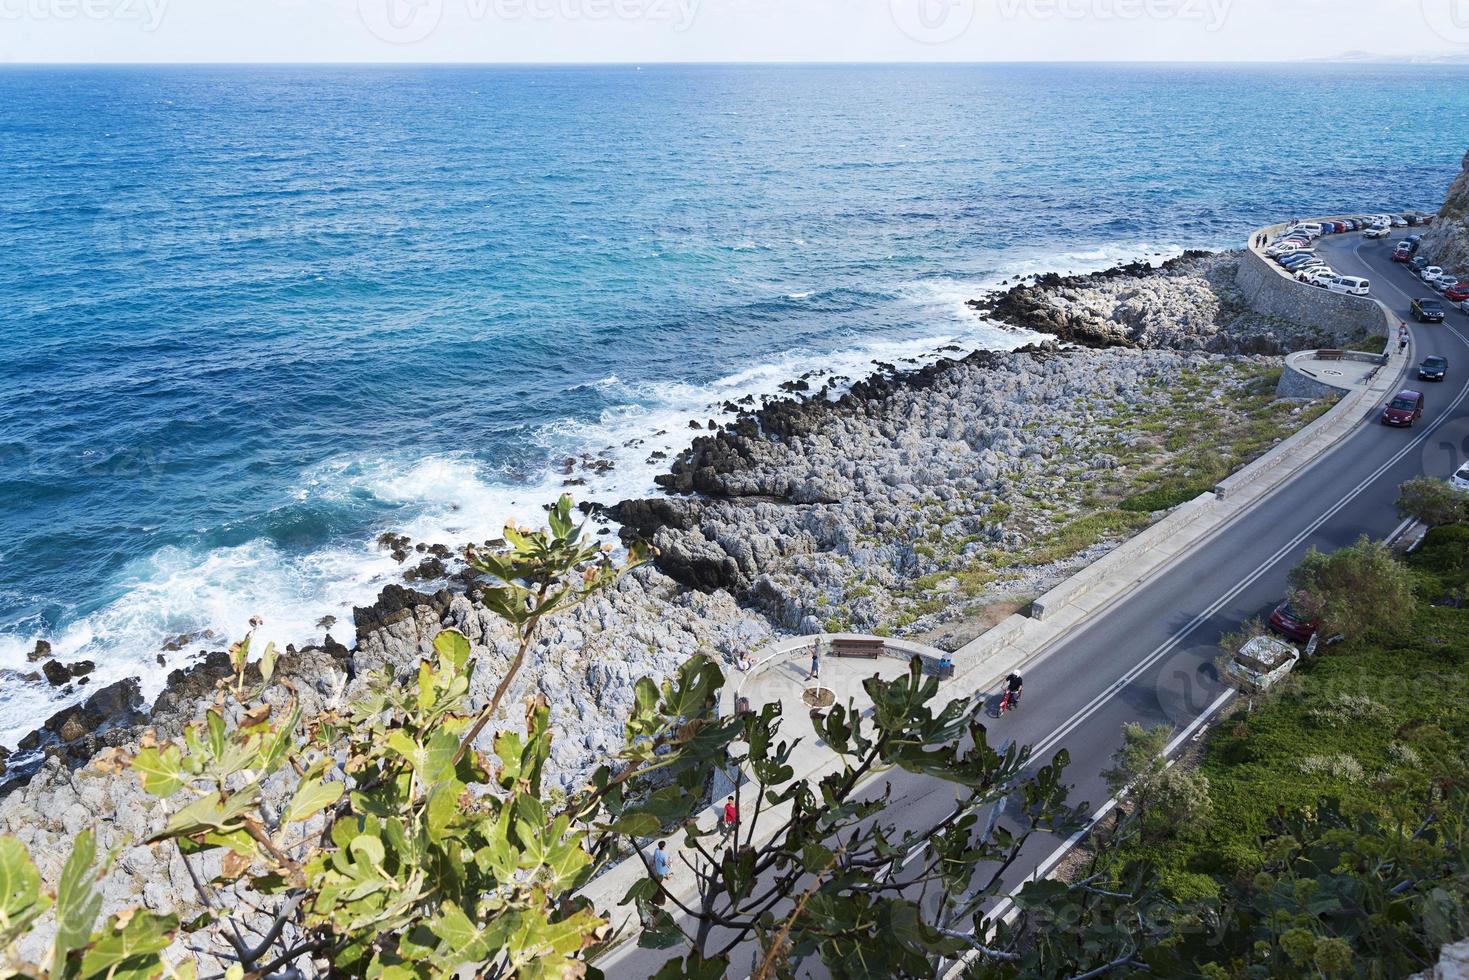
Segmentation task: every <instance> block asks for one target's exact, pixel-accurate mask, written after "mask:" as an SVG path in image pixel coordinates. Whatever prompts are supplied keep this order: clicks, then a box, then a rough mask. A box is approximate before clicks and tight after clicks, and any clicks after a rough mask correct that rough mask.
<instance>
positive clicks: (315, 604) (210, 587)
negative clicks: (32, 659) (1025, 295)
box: [0, 243, 1179, 746]
mask: <svg viewBox="0 0 1469 980" xmlns="http://www.w3.org/2000/svg"><path fill="white" fill-rule="evenodd" d="M744 244H747V245H749V246H751V247H754V243H744ZM1178 251H1179V249H1178V248H1176V247H1171V246H1158V247H1155V246H1152V245H1147V244H1142V245H1138V246H1134V247H1131V248H1127V249H1122V248H1099V249H1096V250H1092V251H1086V252H1075V253H1064V254H1057V253H1055V252H1040V251H1037V253H1036V254H1035V255H1034V256H1031V255H1020V256H1013V257H1012V258H1013V261H1010V262H1007V268H1006V270H1005V271H1004V272H1003V273H1000V274H993V275H977V276H975V277H974V278H973V279H958V278H947V279H945V278H929V279H923V280H919V281H915V282H911V283H908V284H906V285H903V286H901V287H900V288H899V289H898V290H897V294H898V297H899V302H900V303H902V304H903V305H904V306H905V307H907V309H905V310H904V311H903V319H904V320H906V321H907V322H910V323H923V324H927V325H928V326H929V329H928V330H926V331H910V332H907V333H901V334H894V335H892V336H862V335H858V334H855V333H854V334H853V335H852V336H851V337H849V338H847V342H845V343H841V344H838V345H836V347H835V349H802V348H795V349H791V350H788V351H785V352H783V353H781V354H780V355H778V356H775V357H772V358H769V359H766V360H765V361H763V362H761V363H758V364H754V365H751V366H750V367H748V368H744V369H742V370H740V371H736V372H732V373H730V374H728V375H726V376H724V377H720V378H717V379H715V380H714V381H712V382H709V383H707V384H694V383H690V382H687V381H680V380H667V381H658V382H653V383H644V384H637V383H632V382H627V381H624V380H622V379H620V378H619V377H618V376H616V375H608V376H606V377H604V378H601V379H599V380H597V381H595V382H590V383H585V384H583V385H580V386H579V387H582V388H584V389H586V388H590V389H595V390H597V391H598V392H599V393H600V394H601V395H602V396H603V397H604V398H606V399H608V400H611V401H614V402H616V404H615V405H614V406H613V407H609V408H607V409H605V410H604V411H603V412H602V413H601V414H600V416H599V417H597V418H596V419H593V420H590V421H588V420H585V419H573V418H566V419H560V420H557V421H553V422H550V423H547V424H545V425H543V426H541V427H540V428H539V429H538V430H536V431H535V432H534V434H533V436H532V437H531V440H532V443H533V445H535V446H536V447H538V448H539V449H540V450H541V451H542V452H543V453H544V455H545V457H546V459H547V460H548V461H549V462H550V463H551V465H550V466H548V467H547V468H546V469H544V470H542V471H541V472H537V473H531V474H508V473H505V472H503V471H502V470H501V469H499V468H496V467H495V466H493V465H492V464H487V463H485V462H484V461H481V460H476V459H474V458H472V457H471V456H469V455H468V454H465V455H462V456H450V455H442V454H437V455H431V456H426V457H419V458H405V457H398V456H383V457H379V458H350V459H338V460H333V461H330V462H328V463H326V464H323V465H321V466H317V467H315V468H313V469H312V470H310V471H308V472H306V473H305V474H303V477H302V480H301V483H300V485H299V486H298V487H297V489H296V491H295V494H294V496H295V497H296V498H297V500H299V501H304V502H308V503H309V502H312V501H317V502H320V503H321V504H323V505H324V506H329V505H330V504H331V503H332V501H333V500H334V499H341V500H349V499H350V500H360V499H361V498H364V497H366V498H368V499H370V500H374V501H376V502H377V503H378V504H379V505H380V506H381V508H382V509H383V510H384V511H385V512H387V513H389V514H390V515H393V516H390V517H389V518H388V519H387V523H385V524H384V526H383V527H382V528H381V529H382V530H389V529H390V530H394V531H397V532H400V533H404V534H407V535H408V536H409V537H411V538H412V539H413V540H414V541H415V542H429V543H444V544H448V545H450V546H451V547H457V546H459V545H462V544H465V543H468V542H471V541H483V540H485V539H488V538H493V537H498V536H499V534H500V530H501V528H503V526H504V524H505V523H506V522H507V521H514V522H516V523H521V524H539V523H540V522H541V521H542V519H543V512H542V507H543V505H544V504H545V503H547V502H549V501H551V500H553V499H554V498H555V497H556V496H558V495H559V494H560V493H562V492H570V493H572V494H573V495H574V496H575V497H576V499H577V500H579V501H580V500H592V501H596V502H599V503H609V504H610V503H614V502H616V501H618V500H621V499H625V498H628V497H635V496H641V495H644V494H647V493H648V492H649V491H651V490H653V489H654V483H653V478H654V477H655V476H656V475H657V474H659V473H662V472H666V471H667V468H668V461H667V460H668V458H671V457H672V456H674V455H675V454H676V453H678V452H679V451H681V450H682V449H683V448H684V447H685V446H686V445H687V444H688V442H689V440H690V439H691V438H692V437H694V436H696V435H698V434H699V433H698V432H696V431H694V430H693V429H691V428H690V426H689V422H690V420H691V419H693V420H698V421H700V422H705V421H707V420H709V419H714V420H716V421H723V420H727V419H728V418H729V413H727V412H725V411H724V409H723V408H722V407H721V406H722V405H723V404H724V403H725V402H727V401H729V402H739V400H740V399H742V398H745V397H746V396H752V397H753V399H754V401H755V403H756V404H758V402H759V400H760V398H762V397H764V396H778V395H781V394H783V392H782V391H781V388H780V386H781V384H782V383H783V382H786V381H788V380H791V379H793V378H797V377H800V376H802V375H810V379H809V380H810V385H811V388H812V390H815V389H817V388H819V387H820V386H821V385H822V384H823V383H824V382H825V381H827V380H831V379H839V378H845V379H847V380H848V381H851V380H856V379H859V378H862V377H864V376H866V375H868V374H870V373H871V372H872V370H873V369H874V365H875V364H876V363H877V362H884V363H890V364H896V365H898V366H899V367H904V368H909V367H914V366H917V365H920V364H923V363H926V362H929V361H932V360H934V359H936V358H937V357H939V356H942V355H941V353H940V349H941V348H946V347H951V346H958V347H961V348H963V349H964V350H966V351H967V350H972V349H977V348H989V349H1011V348H1014V347H1018V346H1021V345H1023V344H1025V343H1029V342H1032V341H1034V340H1036V339H1038V338H1037V337H1036V336H1035V335H1031V334H1026V333H1024V332H1018V331H1013V330H1010V329H1007V328H1005V327H1002V326H999V325H997V324H994V323H990V322H987V321H985V320H983V319H982V318H980V317H979V316H976V315H975V314H974V312H973V311H972V310H971V309H969V308H968V307H967V306H966V301H967V300H968V299H971V298H973V297H975V296H977V295H978V294H980V293H981V292H983V291H985V290H987V289H991V288H995V287H997V286H999V285H1000V284H1001V282H1002V281H1003V280H1005V279H1012V278H1014V277H1015V276H1017V275H1027V274H1031V273H1033V272H1041V271H1051V270H1057V271H1063V270H1064V271H1090V270H1092V269H1100V268H1105V267H1107V266H1110V265H1114V264H1116V263H1117V262H1119V261H1125V260H1128V259H1132V258H1136V257H1153V256H1155V255H1156V253H1164V255H1165V256H1166V255H1173V254H1177V253H1178ZM809 295H811V293H810V292H805V293H793V294H790V298H793V299H794V298H804V297H806V296H809ZM842 387H844V385H843V384H837V385H836V390H841V389H842ZM706 431H707V430H706ZM654 453H661V454H663V458H655V457H654ZM567 457H571V458H573V459H574V460H575V461H576V464H575V467H574V472H572V473H571V474H569V475H568V474H566V473H563V472H562V471H561V468H562V466H564V463H563V462H561V461H563V460H564V459H565V458H567ZM598 458H600V459H603V460H606V461H608V462H611V463H612V464H613V466H612V469H610V470H607V471H605V472H601V473H598V472H596V471H595V470H594V469H591V468H587V467H585V466H583V465H582V464H583V461H584V460H588V459H590V460H595V459H598ZM568 480H580V481H584V483H583V484H581V485H578V486H566V482H567V481H568ZM374 537H375V535H371V536H367V537H365V538H364V539H363V540H359V541H345V542H336V543H333V544H331V545H328V546H325V547H321V548H317V549H315V550H312V551H309V552H307V553H304V554H293V553H288V552H285V551H282V550H281V549H280V548H279V547H277V546H276V545H274V544H273V543H271V542H270V541H268V540H267V539H265V538H260V539H256V540H254V541H250V542H247V543H245V544H242V545H238V546H234V547H228V548H215V549H212V550H207V551H190V550H185V549H179V548H164V549H161V550H160V551H158V552H156V553H154V554H153V555H151V556H150V557H149V558H148V559H146V560H144V561H140V562H136V563H134V564H133V565H132V566H130V567H129V568H128V569H127V570H126V573H125V574H124V576H123V577H122V579H121V581H119V582H118V583H116V589H115V592H116V596H117V597H116V598H115V599H113V600H112V601H111V602H109V603H107V604H105V605H104V606H102V607H101V608H100V609H97V610H96V611H94V612H91V613H90V614H87V615H85V616H82V617H80V618H77V619H75V620H74V621H72V622H70V623H69V624H67V625H66V626H64V627H63V628H62V629H61V630H60V631H59V632H58V633H57V634H55V635H49V636H47V637H45V638H46V639H48V640H49V641H50V642H51V643H52V645H53V653H54V655H55V656H56V657H57V658H59V659H61V660H63V661H73V660H78V659H89V660H93V661H95V662H96V664H97V670H96V672H95V673H94V674H93V675H92V677H91V679H90V681H89V683H88V684H87V685H85V686H84V687H82V688H80V689H78V690H77V691H75V692H74V693H72V694H70V695H67V694H62V693H60V692H58V691H55V690H53V689H50V688H49V687H47V686H46V685H45V684H44V682H42V683H41V684H17V683H13V682H10V683H6V684H4V685H0V707H3V708H4V709H5V721H4V722H3V725H0V744H4V745H6V746H14V745H15V743H16V741H17V740H18V739H19V738H20V737H21V736H23V735H24V734H25V733H27V732H29V731H30V730H32V729H34V728H35V727H36V726H38V725H39V724H40V723H41V722H42V721H43V720H44V719H45V718H46V717H48V716H49V715H50V714H51V713H53V712H55V711H57V710H59V709H60V708H61V707H63V706H64V705H65V704H67V703H72V702H75V701H79V700H81V699H82V698H84V697H85V696H86V695H87V694H88V693H90V692H91V691H94V690H96V689H97V688H99V687H101V686H103V685H105V684H109V683H112V682H113V681H117V680H121V679H123V678H126V677H134V676H136V677H140V678H141V680H142V684H143V688H144V694H145V696H146V697H148V698H149V699H151V698H153V697H154V696H156V695H157V693H158V692H159V691H160V690H161V689H162V687H163V684H164V681H165V678H166V676H167V673H168V671H169V670H171V669H173V668H175V667H177V666H180V665H183V664H184V663H186V662H187V661H188V659H189V656H190V654H192V653H194V652H196V651H197V650H199V649H201V648H204V647H207V648H209V649H219V648H222V647H223V646H224V645H226V644H227V643H228V642H231V641H233V640H236V639H238V638H239V637H240V636H241V635H242V634H243V632H244V631H245V629H246V628H247V627H248V623H249V621H250V619H251V617H253V616H260V617H262V618H263V619H264V625H263V626H262V627H261V628H260V629H259V631H258V632H257V637H258V642H260V643H261V644H263V643H265V642H266V641H270V640H273V641H275V642H276V644H277V645H278V646H281V647H284V645H285V644H287V643H296V644H302V643H309V642H318V641H320V640H321V638H322V636H323V634H324V633H326V632H332V633H333V634H334V635H335V636H336V638H337V639H338V640H341V641H343V642H346V643H348V644H349V645H350V643H351V642H352V639H353V637H354V631H353V626H352V622H351V611H352V607H353V605H354V604H357V605H361V604H365V603H368V602H371V601H372V600H373V599H374V598H375V597H376V594H377V593H378V591H379V590H380V589H381V588H382V587H383V586H384V585H386V584H388V583H390V582H395V581H401V578H402V573H403V571H404V569H405V566H402V565H399V564H398V563H397V562H395V561H394V560H393V559H392V557H391V556H390V555H389V554H387V553H386V552H385V551H384V550H383V549H382V548H380V547H379V546H378V545H377V544H376V542H375V540H374ZM411 562H412V559H411V558H410V564H411ZM326 616H331V617H334V618H335V619H336V621H337V625H335V626H333V627H331V628H330V630H327V629H323V628H321V627H320V626H318V625H317V624H318V623H319V622H320V621H321V620H322V619H323V617H326ZM205 631H212V635H211V636H210V637H209V638H208V639H207V640H202V639H201V640H196V641H195V642H192V643H190V644H189V645H188V646H187V647H186V648H185V649H184V650H183V651H182V652H175V653H166V654H165V658H166V661H167V666H166V667H165V666H160V665H159V664H158V662H157V657H158V655H159V653H160V652H161V649H162V645H163V644H164V642H165V641H166V640H167V639H168V638H170V637H175V636H179V635H181V634H200V633H203V632H205ZM35 640H36V637H35V636H34V635H32V636H26V635H24V634H23V633H15V632H7V633H4V634H0V669H10V670H16V671H21V672H28V671H31V670H34V669H35V667H36V665H35V664H30V663H28V662H27V654H28V653H29V651H30V650H31V649H32V647H33V646H34V643H35Z"/></svg>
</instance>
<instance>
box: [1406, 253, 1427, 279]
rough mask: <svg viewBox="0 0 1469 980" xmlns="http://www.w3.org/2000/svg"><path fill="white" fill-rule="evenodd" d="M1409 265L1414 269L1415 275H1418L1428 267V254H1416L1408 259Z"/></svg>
mask: <svg viewBox="0 0 1469 980" xmlns="http://www.w3.org/2000/svg"><path fill="white" fill-rule="evenodd" d="M1408 266H1409V267H1410V268H1411V269H1412V270H1413V275H1415V276H1416V275H1418V274H1419V273H1420V272H1422V271H1423V270H1424V269H1426V268H1428V256H1426V255H1415V256H1413V257H1412V258H1411V259H1409V260H1408Z"/></svg>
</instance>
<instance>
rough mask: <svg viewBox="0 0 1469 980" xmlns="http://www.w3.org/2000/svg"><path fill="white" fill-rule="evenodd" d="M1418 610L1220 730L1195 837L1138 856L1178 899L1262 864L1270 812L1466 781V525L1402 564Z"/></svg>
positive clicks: (1366, 804)
mask: <svg viewBox="0 0 1469 980" xmlns="http://www.w3.org/2000/svg"><path fill="white" fill-rule="evenodd" d="M1408 563H1409V566H1410V567H1411V568H1412V570H1413V571H1414V573H1415V578H1416V579H1417V581H1418V593H1419V600H1420V601H1419V605H1418V607H1417V611H1416V612H1415V613H1413V614H1412V615H1410V616H1405V617H1404V618H1403V620H1402V621H1400V622H1394V623H1385V624H1383V625H1382V626H1381V627H1379V628H1378V630H1377V631H1376V632H1375V633H1374V634H1373V635H1370V636H1364V637H1362V638H1360V639H1359V640H1357V641H1356V642H1354V643H1348V644H1343V645H1341V646H1336V647H1329V648H1327V649H1326V652H1325V653H1324V654H1323V655H1321V656H1319V657H1318V658H1317V659H1316V660H1314V661H1312V662H1308V663H1304V664H1302V665H1301V666H1300V667H1299V668H1298V669H1297V671H1296V672H1295V673H1294V674H1293V675H1292V676H1291V677H1290V678H1288V679H1287V683H1286V684H1285V685H1284V689H1283V690H1281V691H1280V692H1279V693H1278V694H1274V695H1272V696H1270V697H1269V698H1267V699H1266V700H1265V701H1264V702H1263V703H1262V704H1260V705H1257V706H1256V707H1255V708H1254V710H1252V711H1250V712H1248V713H1244V714H1236V715H1235V716H1234V717H1233V718H1231V719H1228V720H1226V721H1224V722H1223V723H1221V725H1220V727H1219V730H1218V731H1216V732H1215V734H1214V735H1213V736H1212V737H1211V739H1210V741H1209V743H1208V745H1207V747H1206V748H1205V750H1204V752H1203V755H1202V758H1201V759H1200V761H1199V769H1200V771H1201V772H1202V773H1203V774H1204V775H1205V776H1206V777H1207V778H1208V780H1209V796H1210V800H1211V807H1210V813H1209V816H1208V818H1207V820H1205V821H1202V822H1201V828H1202V829H1201V830H1199V831H1198V832H1196V833H1194V834H1192V835H1188V836H1185V837H1181V838H1180V839H1176V840H1169V841H1166V842H1164V843H1162V844H1159V845H1156V846H1153V847H1150V848H1142V847H1138V848H1136V849H1135V856H1137V857H1145V858H1147V859H1149V860H1151V861H1152V862H1154V863H1155V864H1156V865H1157V866H1158V867H1159V868H1160V869H1161V871H1162V874H1163V878H1164V880H1165V882H1166V883H1167V884H1168V886H1169V888H1170V889H1171V890H1172V891H1173V892H1174V893H1175V894H1176V895H1178V896H1179V897H1181V898H1191V897H1199V896H1200V895H1202V894H1210V893H1212V890H1213V889H1215V888H1217V881H1218V880H1223V879H1230V878H1233V877H1234V876H1236V875H1238V874H1242V873H1246V872H1248V871H1249V870H1250V869H1252V868H1255V867H1258V866H1259V864H1260V862H1261V861H1262V859H1263V855H1262V853H1261V848H1260V840H1261V838H1262V837H1263V836H1264V835H1266V834H1267V832H1268V830H1269V826H1270V822H1271V820H1272V819H1273V818H1274V817H1275V815H1276V814H1277V813H1278V812H1282V811H1290V810H1294V809H1299V808H1311V807H1313V806H1315V804H1316V802H1317V800H1318V799H1320V798H1322V797H1325V796H1330V797H1336V798H1338V799H1341V800H1342V802H1343V803H1344V804H1345V805H1346V806H1348V807H1350V808H1355V809H1370V808H1377V807H1379V806H1381V805H1383V804H1384V803H1386V802H1388V801H1392V800H1401V799H1404V798H1406V797H1407V796H1409V795H1411V794H1421V793H1425V792H1427V791H1428V790H1429V787H1430V786H1431V785H1433V784H1435V783H1436V782H1440V781H1442V780H1445V779H1448V780H1461V779H1463V778H1464V775H1465V773H1466V772H1469V751H1466V746H1469V608H1465V607H1462V606H1459V605H1455V604H1454V603H1453V602H1452V601H1449V602H1448V603H1445V601H1444V600H1445V597H1452V596H1454V595H1455V594H1458V595H1460V596H1462V595H1463V592H1464V590H1465V588H1466V586H1469V525H1459V526H1456V527H1451V528H1444V529H1438V530H1435V531H1434V532H1432V533H1431V534H1430V535H1429V537H1428V540H1427V541H1425V543H1424V545H1423V546H1422V547H1421V548H1420V549H1419V551H1418V552H1417V553H1416V554H1415V555H1413V556H1411V557H1410V558H1409V559H1408Z"/></svg>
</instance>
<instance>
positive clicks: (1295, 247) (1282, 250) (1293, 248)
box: [1265, 242, 1306, 259]
mask: <svg viewBox="0 0 1469 980" xmlns="http://www.w3.org/2000/svg"><path fill="white" fill-rule="evenodd" d="M1305 247H1306V245H1305V244H1304V243H1303V242H1280V243H1279V244H1277V245H1271V246H1270V247H1269V248H1267V249H1266V250H1265V254H1266V255H1268V256H1270V257H1271V258H1272V259H1273V258H1275V257H1276V256H1277V255H1285V254H1286V253H1288V252H1298V251H1300V250H1301V249H1303V248H1305Z"/></svg>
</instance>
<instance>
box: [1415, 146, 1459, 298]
mask: <svg viewBox="0 0 1469 980" xmlns="http://www.w3.org/2000/svg"><path fill="white" fill-rule="evenodd" d="M1420 252H1421V254H1423V255H1427V256H1428V257H1429V258H1430V259H1432V260H1433V262H1434V264H1435V265H1441V266H1443V267H1444V268H1445V269H1448V270H1449V271H1451V272H1455V273H1457V274H1458V275H1460V276H1465V275H1469V153H1466V154H1465V155H1464V169H1463V172H1462V173H1460V174H1459V176H1458V177H1457V178H1455V179H1454V182H1453V184H1452V185H1451V186H1450V187H1449V193H1448V196H1447V197H1446V198H1444V203H1443V207H1442V208H1440V209H1439V212H1438V217H1436V218H1434V220H1433V225H1432V227H1430V228H1429V230H1428V232H1427V233H1426V234H1425V235H1424V236H1423V244H1422V247H1421V249H1420Z"/></svg>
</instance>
